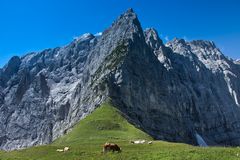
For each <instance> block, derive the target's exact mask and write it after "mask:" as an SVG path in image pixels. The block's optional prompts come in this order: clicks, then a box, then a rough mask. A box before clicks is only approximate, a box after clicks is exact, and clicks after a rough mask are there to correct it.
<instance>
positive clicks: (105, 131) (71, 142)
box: [0, 103, 240, 160]
mask: <svg viewBox="0 0 240 160" xmlns="http://www.w3.org/2000/svg"><path fill="white" fill-rule="evenodd" d="M138 139H145V140H149V141H151V140H153V139H152V137H150V136H149V135H147V134H146V133H144V132H143V131H141V130H139V129H137V128H135V127H134V126H133V125H131V124H130V123H128V121H127V120H126V119H125V118H123V116H122V115H121V113H120V111H118V110H117V109H116V108H114V107H113V106H112V105H111V104H110V103H105V104H103V105H101V106H100V107H99V108H97V109H96V110H95V111H94V112H93V113H92V114H91V115H89V116H87V117H86V118H85V119H83V120H81V121H80V122H79V123H78V124H77V125H76V126H74V127H73V129H72V131H71V132H69V133H68V134H66V135H64V136H62V137H61V138H59V139H57V140H56V141H54V142H53V143H52V144H50V145H43V146H38V147H31V148H28V149H23V150H18V151H11V152H5V151H0V160H138V159H141V160H148V159H149V160H240V148H238V147H237V148H224V147H208V148H201V147H195V146H191V145H186V144H180V143H169V142H164V141H153V144H131V143H130V140H138ZM105 142H112V143H116V144H118V145H119V146H120V147H121V149H122V152H121V153H112V152H111V153H107V154H103V153H102V146H103V144H104V143H105ZM65 146H68V147H70V150H69V151H68V152H56V149H59V148H63V147H65Z"/></svg>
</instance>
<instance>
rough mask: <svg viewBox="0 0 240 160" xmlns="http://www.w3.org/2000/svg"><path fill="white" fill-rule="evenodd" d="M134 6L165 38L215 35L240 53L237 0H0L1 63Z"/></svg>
mask: <svg viewBox="0 0 240 160" xmlns="http://www.w3.org/2000/svg"><path fill="white" fill-rule="evenodd" d="M130 7H131V8H133V9H134V11H135V12H136V13H137V14H138V17H139V19H140V21H141V24H142V26H143V28H146V27H154V28H156V29H157V30H158V32H159V35H160V36H161V38H162V39H164V40H166V39H172V38H174V37H179V38H186V39H188V40H192V39H206V40H213V41H215V43H216V44H217V46H218V47H219V48H221V49H222V51H223V52H224V53H225V54H226V55H227V56H229V57H232V58H234V59H235V58H240V1H239V0H0V67H1V66H3V65H4V64H5V63H6V62H7V61H8V60H9V58H10V57H11V56H13V55H23V54H25V53H27V52H30V51H39V50H42V49H45V48H53V47H57V46H62V45H65V44H67V43H69V42H70V41H72V39H73V37H75V36H79V35H81V34H83V33H86V32H90V33H93V34H94V33H97V32H101V31H103V30H104V29H106V28H107V27H108V26H110V25H111V23H112V22H113V21H114V20H115V19H116V18H117V17H118V16H119V15H120V14H121V13H122V12H124V11H125V10H126V9H127V8H130Z"/></svg>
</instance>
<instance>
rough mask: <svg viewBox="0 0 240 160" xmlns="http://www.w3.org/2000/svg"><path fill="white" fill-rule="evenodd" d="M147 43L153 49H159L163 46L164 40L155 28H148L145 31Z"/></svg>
mask: <svg viewBox="0 0 240 160" xmlns="http://www.w3.org/2000/svg"><path fill="white" fill-rule="evenodd" d="M144 35H145V41H146V43H147V44H148V45H149V46H150V47H151V48H153V49H159V48H160V47H161V46H163V42H162V40H161V39H160V38H159V36H158V32H157V31H156V30H155V29H154V28H147V29H146V30H145V31H144Z"/></svg>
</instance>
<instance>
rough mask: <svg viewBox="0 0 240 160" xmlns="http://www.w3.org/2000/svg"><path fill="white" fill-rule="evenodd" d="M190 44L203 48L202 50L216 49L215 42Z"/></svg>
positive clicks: (196, 41) (194, 41)
mask: <svg viewBox="0 0 240 160" xmlns="http://www.w3.org/2000/svg"><path fill="white" fill-rule="evenodd" d="M190 43H191V44H193V45H195V46H199V47H202V48H216V45H215V43H214V42H213V41H206V40H193V41H191V42H190Z"/></svg>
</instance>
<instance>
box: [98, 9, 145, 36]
mask: <svg viewBox="0 0 240 160" xmlns="http://www.w3.org/2000/svg"><path fill="white" fill-rule="evenodd" d="M109 29H111V30H113V31H115V32H116V34H118V35H123V36H125V37H129V38H131V39H133V38H134V37H133V36H134V34H137V36H139V37H141V38H144V35H143V31H142V27H141V24H140V22H139V20H138V17H137V15H136V13H135V12H134V11H133V9H132V8H130V9H128V10H127V11H126V12H125V13H123V14H122V15H121V16H119V17H118V19H117V20H116V21H115V22H114V23H113V24H112V27H110V28H109ZM123 31H124V33H120V32H123ZM106 32H108V30H106V31H105V32H103V35H104V34H106ZM118 32H119V33H118Z"/></svg>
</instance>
